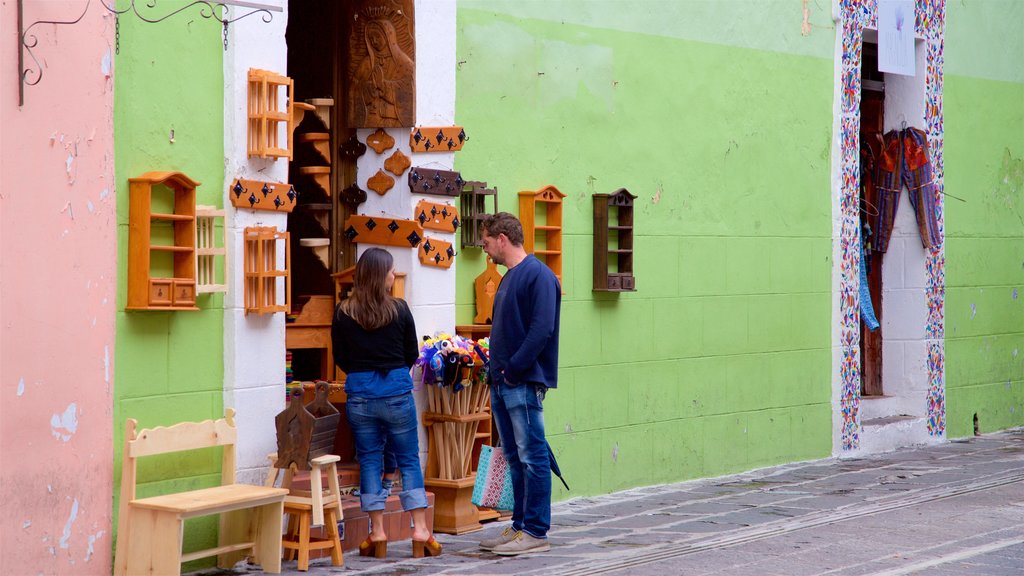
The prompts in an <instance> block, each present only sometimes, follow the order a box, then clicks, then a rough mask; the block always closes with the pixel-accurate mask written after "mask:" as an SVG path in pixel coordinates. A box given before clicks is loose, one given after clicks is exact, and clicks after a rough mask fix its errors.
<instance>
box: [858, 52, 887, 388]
mask: <svg viewBox="0 0 1024 576" xmlns="http://www.w3.org/2000/svg"><path fill="white" fill-rule="evenodd" d="M863 56H864V60H863V62H862V65H861V99H860V118H861V121H860V142H861V154H860V158H861V198H860V224H861V232H862V235H863V236H862V237H863V240H864V255H865V258H864V261H863V262H862V263H861V265H862V266H867V270H868V275H867V276H868V289H869V290H870V292H871V303H872V305H873V307H874V311H875V317H876V318H877V319H878V321H879V323H881V322H882V257H883V256H884V254H883V253H882V252H875V251H874V249H873V248H874V245H875V242H874V238H875V232H876V231H875V230H873V228H874V227H875V226H876V224H875V222H876V219H877V216H878V206H879V202H878V191H877V189H876V188H875V186H874V172H875V160H876V159H877V158H879V156H880V155H881V152H882V136H883V126H884V120H885V117H884V115H885V77H884V75H883V74H882V73H881V72H879V71H878V44H874V43H869V42H865V43H864V47H863ZM860 350H861V372H860V374H861V395H862V396H882V395H883V392H882V328H881V327H879V328H878V329H877V330H875V331H874V332H871V331H869V330H868V327H867V326H866V324H865V323H864V321H863V320H862V321H861V325H860Z"/></svg>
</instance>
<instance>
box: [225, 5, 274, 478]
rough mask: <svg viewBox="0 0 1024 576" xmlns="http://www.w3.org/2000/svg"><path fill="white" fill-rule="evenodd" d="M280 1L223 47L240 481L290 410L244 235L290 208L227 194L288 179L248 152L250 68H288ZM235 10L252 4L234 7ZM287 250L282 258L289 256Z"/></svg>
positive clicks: (228, 303) (228, 304)
mask: <svg viewBox="0 0 1024 576" xmlns="http://www.w3.org/2000/svg"><path fill="white" fill-rule="evenodd" d="M262 1H263V3H265V4H272V5H275V6H280V7H281V8H282V9H283V11H282V12H274V13H273V20H272V21H271V22H269V23H267V22H264V21H263V18H262V17H261V16H260V15H253V16H249V17H248V18H243V19H242V20H239V21H238V22H235V23H233V24H231V27H230V32H229V33H230V36H229V38H228V49H227V51H226V52H225V53H224V182H223V186H222V189H223V190H224V191H225V197H224V206H225V218H224V230H225V234H224V236H225V245H226V247H227V251H228V258H227V272H226V275H227V284H228V292H227V294H226V296H225V298H224V406H225V407H234V408H235V410H236V411H237V412H238V418H237V423H238V452H237V456H236V457H237V467H238V481H239V482H250V483H262V480H263V470H265V468H266V465H267V454H268V453H270V452H273V451H275V450H276V449H277V432H276V429H275V428H274V416H276V415H277V413H278V412H280V411H281V410H282V409H283V408H284V405H285V404H284V399H285V386H284V378H285V372H284V367H285V358H284V355H285V349H284V325H285V322H284V316H285V315H284V314H283V313H280V312H279V313H276V314H250V315H248V316H246V314H245V308H244V285H243V279H242V272H243V260H242V255H243V241H242V234H243V231H244V229H245V228H246V227H248V226H274V227H276V228H277V229H279V230H285V229H286V228H287V224H288V220H287V215H286V214H277V213H273V212H265V211H255V210H245V209H235V208H233V207H232V206H231V203H230V202H229V201H228V200H227V197H226V194H227V192H226V191H227V189H228V186H229V185H230V184H231V183H232V182H234V180H235V178H247V179H252V180H263V181H276V182H287V181H288V159H287V158H281V159H277V160H273V159H261V158H248V155H247V146H246V143H247V138H248V136H247V130H248V124H247V119H246V114H247V106H248V73H249V69H250V68H259V69H263V70H270V71H272V72H278V73H280V74H287V65H288V58H287V57H288V47H287V44H286V42H285V30H286V29H287V26H288V0H262ZM230 10H231V11H232V14H234V15H240V14H243V13H245V12H248V11H249V9H247V8H240V7H235V8H231V9H230ZM283 256H284V255H283V253H282V254H279V255H278V258H279V260H278V262H283V260H281V259H283Z"/></svg>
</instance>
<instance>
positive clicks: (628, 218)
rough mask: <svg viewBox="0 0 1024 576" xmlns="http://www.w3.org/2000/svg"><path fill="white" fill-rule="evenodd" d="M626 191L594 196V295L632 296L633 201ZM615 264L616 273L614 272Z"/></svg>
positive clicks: (623, 189) (633, 286)
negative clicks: (613, 266)
mask: <svg viewBox="0 0 1024 576" xmlns="http://www.w3.org/2000/svg"><path fill="white" fill-rule="evenodd" d="M634 200H636V196H634V195H632V194H630V193H629V191H628V190H626V189H625V188H619V189H618V190H617V191H616V192H615V193H614V194H594V291H596V292H632V291H634V290H636V280H635V279H634V277H633V201H634ZM612 262H614V263H615V269H614V270H612V269H611V264H612Z"/></svg>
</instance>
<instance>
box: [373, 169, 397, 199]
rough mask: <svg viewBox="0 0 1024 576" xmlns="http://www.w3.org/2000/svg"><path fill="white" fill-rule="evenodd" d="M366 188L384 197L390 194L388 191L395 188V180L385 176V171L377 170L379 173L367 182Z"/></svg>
mask: <svg viewBox="0 0 1024 576" xmlns="http://www.w3.org/2000/svg"><path fill="white" fill-rule="evenodd" d="M366 187H367V188H369V189H370V190H373V191H374V192H376V193H377V194H379V195H381V196H383V195H385V194H387V193H388V190H391V189H392V188H394V187H395V179H394V178H392V177H391V176H388V175H387V174H385V173H384V171H383V170H377V173H376V174H374V175H373V176H370V179H369V180H367V181H366Z"/></svg>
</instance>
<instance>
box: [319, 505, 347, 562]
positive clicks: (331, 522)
mask: <svg viewBox="0 0 1024 576" xmlns="http://www.w3.org/2000/svg"><path fill="white" fill-rule="evenodd" d="M334 510H335V508H334V506H328V507H327V509H326V510H324V512H325V513H326V514H327V526H326V529H327V537H328V538H329V539H330V540H331V543H332V544H333V546H332V547H331V565H332V566H344V565H345V559H344V558H343V557H342V555H341V537H340V535H339V534H338V514H337V513H336V512H335V511H334Z"/></svg>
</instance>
